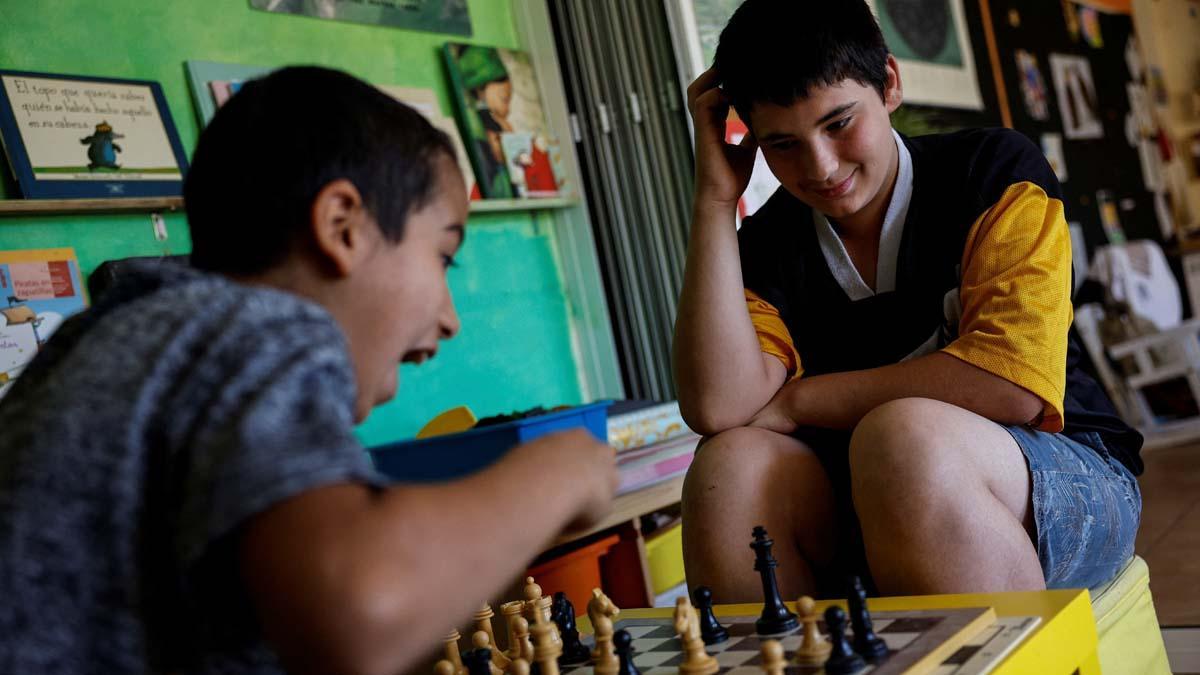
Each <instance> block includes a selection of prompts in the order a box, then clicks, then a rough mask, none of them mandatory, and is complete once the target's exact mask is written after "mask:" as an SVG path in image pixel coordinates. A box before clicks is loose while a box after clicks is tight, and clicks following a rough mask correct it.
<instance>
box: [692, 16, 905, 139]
mask: <svg viewBox="0 0 1200 675" xmlns="http://www.w3.org/2000/svg"><path fill="white" fill-rule="evenodd" d="M887 57H888V48H887V43H885V42H884V40H883V33H881V32H880V30H879V24H878V23H877V22H876V21H875V17H874V16H873V15H872V14H871V10H870V8H869V7H867V4H866V3H865V2H864V1H863V0H821V1H819V2H818V1H817V0H746V2H744V3H742V5H741V6H740V7H738V9H737V11H735V12H734V13H733V16H732V17H730V19H729V23H728V24H726V25H725V29H724V30H722V31H721V38H720V41H719V43H718V44H717V53H716V56H715V58H714V59H713V66H714V67H715V68H716V70H717V73H718V75H719V77H720V81H721V87H722V89H723V90H724V91H725V94H726V96H728V97H729V99H730V101H731V102H732V104H733V107H734V109H735V110H737V111H738V114H739V115H741V117H742V119H743V120H747V121H748V115H749V112H750V108H752V107H753V105H754V104H755V103H760V102H765V103H773V104H775V105H782V106H786V105H791V104H792V103H794V102H795V101H796V100H797V99H801V98H805V97H807V96H808V94H809V91H811V90H812V88H813V87H819V86H832V85H836V84H838V83H839V82H841V81H843V80H846V79H852V80H855V81H857V82H858V83H860V84H862V85H863V86H867V87H873V88H874V89H875V90H876V91H878V92H879V96H880V98H883V95H884V89H885V88H886V87H887Z"/></svg>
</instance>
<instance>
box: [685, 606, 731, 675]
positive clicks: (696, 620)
mask: <svg viewBox="0 0 1200 675" xmlns="http://www.w3.org/2000/svg"><path fill="white" fill-rule="evenodd" d="M675 633H676V634H677V635H678V636H679V641H680V643H682V644H683V653H684V657H683V663H681V664H680V665H679V672H680V673H684V675H713V673H716V672H717V670H718V669H719V668H720V665H719V664H717V660H716V659H715V658H713V657H712V656H709V654H708V652H706V651H705V650H704V639H703V638H702V637H700V615H699V614H697V613H696V608H695V607H692V602H691V600H688V599H687V597H681V598H678V599H676V600H675Z"/></svg>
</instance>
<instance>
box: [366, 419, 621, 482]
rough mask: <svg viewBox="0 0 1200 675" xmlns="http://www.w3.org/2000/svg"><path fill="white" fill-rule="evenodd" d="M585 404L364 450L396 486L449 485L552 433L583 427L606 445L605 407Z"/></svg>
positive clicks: (376, 466)
mask: <svg viewBox="0 0 1200 675" xmlns="http://www.w3.org/2000/svg"><path fill="white" fill-rule="evenodd" d="M611 404H612V401H600V402H597V403H589V404H588V405H581V406H576V407H574V408H571V409H569V410H560V411H558V412H552V413H547V414H545V415H537V416H535V417H526V418H524V419H519V420H513V421H511V422H505V423H503V424H496V425H493V426H488V427H483V428H481V429H471V430H470V431H464V432H462V433H460V434H447V435H445V436H435V437H434V438H425V439H421V440H411V441H400V442H398V443H389V444H387V445H381V446H377V447H374V448H369V450H368V452H369V453H370V455H371V459H372V461H373V462H374V463H375V468H376V469H378V470H379V471H380V472H382V473H383V474H384V475H386V476H388V477H390V478H392V479H394V480H398V481H409V482H428V481H440V480H449V479H452V478H458V477H460V476H465V475H467V474H471V473H475V472H476V471H479V470H480V469H483V468H484V467H486V466H488V465H490V464H492V463H493V462H495V461H496V460H498V459H500V457H501V456H503V455H504V453H506V452H508V451H509V450H510V449H511V448H513V447H514V446H517V445H520V444H521V443H525V442H526V441H531V440H533V439H535V438H537V437H538V436H544V435H546V434H548V433H552V432H555V431H563V430H565V429H573V428H575V427H584V428H586V429H587V430H588V431H590V432H592V435H593V436H595V437H596V439H597V440H600V441H604V442H607V441H608V406H609V405H611Z"/></svg>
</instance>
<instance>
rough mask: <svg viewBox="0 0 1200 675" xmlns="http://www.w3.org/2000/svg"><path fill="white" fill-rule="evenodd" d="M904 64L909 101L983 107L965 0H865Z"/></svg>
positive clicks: (897, 57) (952, 106) (895, 54)
mask: <svg viewBox="0 0 1200 675" xmlns="http://www.w3.org/2000/svg"><path fill="white" fill-rule="evenodd" d="M867 4H868V5H871V9H872V10H874V11H875V17H876V18H877V19H879V28H880V30H882V31H883V38H884V40H886V41H887V45H888V49H889V50H890V51H891V52H892V54H893V55H894V56H895V57H896V61H897V62H899V64H900V81H901V82H902V83H903V84H904V100H905V102H906V103H918V104H920V105H931V106H945V107H949V108H967V109H970V110H983V98H982V96H980V93H979V80H978V77H977V76H976V73H975V54H974V52H973V51H971V39H970V36H969V35H968V33H967V20H966V17H965V16H964V14H963V0H867Z"/></svg>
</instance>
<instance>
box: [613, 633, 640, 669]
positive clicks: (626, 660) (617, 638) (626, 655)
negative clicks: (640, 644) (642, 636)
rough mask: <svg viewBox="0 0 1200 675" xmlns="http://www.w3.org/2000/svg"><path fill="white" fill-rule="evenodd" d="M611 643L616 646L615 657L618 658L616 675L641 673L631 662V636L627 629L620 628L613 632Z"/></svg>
mask: <svg viewBox="0 0 1200 675" xmlns="http://www.w3.org/2000/svg"><path fill="white" fill-rule="evenodd" d="M613 644H614V645H615V646H616V649H617V658H618V659H619V660H620V670H618V671H617V675H642V672H641V671H640V670H638V668H637V665H636V664H635V663H634V662H633V636H632V635H630V634H629V631H627V630H624V629H622V630H619V631H617V632H616V633H613Z"/></svg>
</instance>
